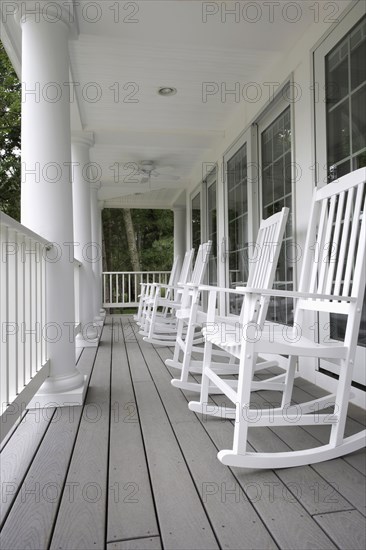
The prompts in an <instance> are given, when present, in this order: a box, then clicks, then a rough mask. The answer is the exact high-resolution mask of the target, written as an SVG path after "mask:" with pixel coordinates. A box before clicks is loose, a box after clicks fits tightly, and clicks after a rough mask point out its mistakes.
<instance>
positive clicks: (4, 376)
mask: <svg viewBox="0 0 366 550" xmlns="http://www.w3.org/2000/svg"><path fill="white" fill-rule="evenodd" d="M0 230H1V232H0V245H1V248H0V251H1V265H0V277H1V279H0V280H1V285H0V316H1V319H5V320H7V313H8V311H7V309H8V308H7V296H8V270H7V263H6V250H7V249H6V247H7V236H8V228H7V227H1V228H0ZM0 353H1V355H0V359H1V365H2V368H1V373H0V382H1V384H0V398H1V412H3V410H4V409H5V407H6V405H7V403H8V374H9V363H8V347H7V345H6V343H5V342H2V345H1V346H0Z"/></svg>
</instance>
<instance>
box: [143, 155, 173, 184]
mask: <svg viewBox="0 0 366 550" xmlns="http://www.w3.org/2000/svg"><path fill="white" fill-rule="evenodd" d="M168 169H169V168H168ZM136 174H137V175H139V176H141V179H140V183H141V184H143V183H150V182H151V178H152V177H153V178H160V179H161V178H163V179H169V180H175V181H176V180H179V179H180V176H175V175H174V174H169V173H166V172H165V168H163V167H162V168H159V170H156V164H155V162H154V161H153V160H142V161H141V162H139V163H138V164H137V167H136Z"/></svg>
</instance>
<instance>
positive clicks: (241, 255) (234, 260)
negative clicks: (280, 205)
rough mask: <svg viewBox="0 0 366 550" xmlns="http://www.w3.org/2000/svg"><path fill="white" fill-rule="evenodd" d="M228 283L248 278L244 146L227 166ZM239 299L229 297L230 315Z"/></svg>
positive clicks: (235, 311)
mask: <svg viewBox="0 0 366 550" xmlns="http://www.w3.org/2000/svg"><path fill="white" fill-rule="evenodd" d="M227 193H228V205H229V209H228V229H229V242H228V246H229V250H228V254H229V284H230V286H236V283H244V282H246V281H247V277H248V261H247V255H246V249H247V246H248V236H247V235H248V188H247V146H246V143H245V144H244V145H243V146H242V147H241V148H240V149H239V150H238V151H237V152H236V153H235V155H233V156H232V158H231V159H230V160H229V161H228V163H227ZM240 305H241V302H240V300H239V301H238V300H234V299H231V298H230V312H231V313H239V311H240Z"/></svg>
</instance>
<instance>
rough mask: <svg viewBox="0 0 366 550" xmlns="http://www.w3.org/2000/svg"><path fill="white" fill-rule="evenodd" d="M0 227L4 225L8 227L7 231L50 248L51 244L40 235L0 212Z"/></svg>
mask: <svg viewBox="0 0 366 550" xmlns="http://www.w3.org/2000/svg"><path fill="white" fill-rule="evenodd" d="M0 225H4V226H5V227H8V228H9V229H12V230H13V231H16V232H17V233H20V234H21V235H24V236H25V237H29V238H30V239H32V240H33V241H35V242H38V243H40V244H44V245H45V246H47V247H49V248H51V247H52V246H53V245H52V242H51V241H48V240H47V239H45V238H44V237H42V236H41V235H38V233H35V232H34V231H32V230H31V229H29V228H28V227H26V226H25V225H23V224H22V223H20V222H17V221H16V220H14V219H13V218H11V217H10V216H8V215H7V214H5V213H4V212H3V211H1V210H0Z"/></svg>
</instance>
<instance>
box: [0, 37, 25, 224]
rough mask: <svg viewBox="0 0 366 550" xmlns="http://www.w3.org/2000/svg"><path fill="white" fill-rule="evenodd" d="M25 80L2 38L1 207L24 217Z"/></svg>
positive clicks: (0, 46) (15, 215) (0, 68)
mask: <svg viewBox="0 0 366 550" xmlns="http://www.w3.org/2000/svg"><path fill="white" fill-rule="evenodd" d="M20 113H21V84H20V82H19V80H18V77H17V75H16V74H15V71H14V69H13V67H12V65H11V63H10V61H9V58H8V56H7V54H6V51H5V50H4V47H3V45H2V44H1V42H0V210H2V211H3V212H5V213H6V214H8V215H9V216H11V217H12V218H15V219H16V220H18V221H19V219H20Z"/></svg>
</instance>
